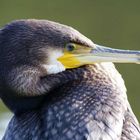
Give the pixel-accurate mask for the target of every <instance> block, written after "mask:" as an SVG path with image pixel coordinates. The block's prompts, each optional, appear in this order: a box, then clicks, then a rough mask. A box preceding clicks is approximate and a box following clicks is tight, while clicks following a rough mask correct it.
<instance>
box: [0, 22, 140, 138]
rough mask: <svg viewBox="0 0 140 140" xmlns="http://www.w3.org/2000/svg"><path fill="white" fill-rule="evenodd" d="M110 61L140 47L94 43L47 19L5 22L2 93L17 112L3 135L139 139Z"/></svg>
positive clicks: (133, 58)
mask: <svg viewBox="0 0 140 140" xmlns="http://www.w3.org/2000/svg"><path fill="white" fill-rule="evenodd" d="M111 62H132V63H139V62H140V52H139V51H124V50H118V49H111V48H106V47H103V46H99V45H96V44H94V43H93V42H92V41H91V40H90V39H88V38H86V37H85V36H84V35H82V34H81V33H79V32H78V31H76V30H75V29H73V28H71V27H69V26H66V25H62V24H59V23H55V22H52V21H48V20H34V19H32V20H30V19H29V20H17V21H13V22H12V23H10V24H8V25H6V26H5V27H4V28H3V29H1V30H0V97H1V99H2V100H3V102H4V103H5V104H6V105H7V106H8V107H9V109H10V110H11V111H12V112H14V117H13V118H12V120H11V121H10V123H9V125H8V128H7V130H6V133H5V135H4V137H3V140H139V139H140V127H139V123H138V121H137V119H136V117H135V115H134V114H133V111H132V110H131V107H130V105H129V102H128V99H127V95H126V88H125V85H124V81H123V79H122V77H121V75H120V74H119V73H118V71H117V70H116V69H115V67H114V65H113V63H111Z"/></svg>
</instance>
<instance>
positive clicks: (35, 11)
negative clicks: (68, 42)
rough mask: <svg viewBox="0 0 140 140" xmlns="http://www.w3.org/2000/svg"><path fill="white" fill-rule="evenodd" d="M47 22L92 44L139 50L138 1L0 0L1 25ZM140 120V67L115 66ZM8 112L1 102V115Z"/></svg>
mask: <svg viewBox="0 0 140 140" xmlns="http://www.w3.org/2000/svg"><path fill="white" fill-rule="evenodd" d="M27 18H36V19H49V20H53V21H57V22H60V23H63V24H67V25H70V26H73V27H74V28H76V29H77V30H79V31H80V32H81V33H83V34H84V35H86V36H87V37H89V38H90V39H92V40H93V41H94V42H96V43H98V44H101V45H106V46H110V47H114V48H122V49H133V50H136V49H139V50H140V0H133V1H132V0H116V1H115V0H23V1H21V0H14V1H12V0H11V1H10V0H9V1H8V0H0V26H1V27H2V26H3V25H5V24H6V23H8V22H10V21H12V20H15V19H27ZM116 66H117V68H118V69H119V71H120V73H121V74H122V75H123V78H124V80H125V83H126V86H127V89H128V97H129V101H130V103H131V105H132V108H133V110H134V112H135V114H136V115H137V117H138V119H139V120H140V111H139V108H140V65H136V64H117V65H116ZM6 111H8V110H7V108H6V107H5V106H4V105H3V103H2V102H0V114H2V113H3V112H6Z"/></svg>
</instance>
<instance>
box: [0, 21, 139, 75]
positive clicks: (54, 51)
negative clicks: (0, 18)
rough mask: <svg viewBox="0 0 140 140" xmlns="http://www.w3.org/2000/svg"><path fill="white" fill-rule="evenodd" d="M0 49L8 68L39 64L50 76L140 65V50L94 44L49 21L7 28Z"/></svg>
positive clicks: (30, 22) (12, 25)
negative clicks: (96, 65) (114, 64)
mask: <svg viewBox="0 0 140 140" xmlns="http://www.w3.org/2000/svg"><path fill="white" fill-rule="evenodd" d="M0 50H1V51H0V58H1V60H2V61H5V60H6V61H5V66H7V65H6V64H8V66H7V67H13V66H14V65H23V64H25V63H26V64H28V65H35V66H37V65H38V66H41V67H43V68H44V69H45V70H46V72H47V74H55V73H59V72H61V71H64V70H65V69H72V68H77V67H80V66H82V65H87V64H94V63H100V62H121V63H123V62H129V63H139V62H140V52H138V51H128V50H127V51H125V50H118V49H111V48H107V47H104V46H100V45H97V44H94V43H93V42H92V41H91V40H90V39H88V38H87V37H85V36H84V35H82V34H81V33H79V32H78V31H77V30H75V29H73V28H72V27H69V26H66V25H62V24H59V23H55V22H52V21H48V20H18V21H14V22H12V23H10V24H8V25H6V26H5V27H4V28H3V29H2V30H1V31H0ZM7 61H9V62H10V63H9V62H8V63H7Z"/></svg>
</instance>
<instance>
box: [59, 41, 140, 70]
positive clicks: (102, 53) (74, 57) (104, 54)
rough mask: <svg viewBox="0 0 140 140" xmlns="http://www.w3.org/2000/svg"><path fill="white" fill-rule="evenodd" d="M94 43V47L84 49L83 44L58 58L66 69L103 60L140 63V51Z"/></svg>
mask: <svg viewBox="0 0 140 140" xmlns="http://www.w3.org/2000/svg"><path fill="white" fill-rule="evenodd" d="M94 45H95V47H94V48H87V47H85V48H84V49H83V46H80V47H77V48H78V49H77V50H75V51H73V52H70V53H68V52H67V53H64V55H63V56H61V57H60V58H58V61H60V62H61V63H62V64H63V65H64V67H65V68H66V69H69V68H76V67H79V66H82V65H86V64H94V63H101V62H114V63H137V64H140V51H130V50H120V49H112V48H108V47H104V46H100V45H97V44H94Z"/></svg>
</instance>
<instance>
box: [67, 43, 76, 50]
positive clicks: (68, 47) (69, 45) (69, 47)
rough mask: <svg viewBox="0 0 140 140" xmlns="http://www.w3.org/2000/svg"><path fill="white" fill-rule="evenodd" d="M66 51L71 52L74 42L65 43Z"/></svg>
mask: <svg viewBox="0 0 140 140" xmlns="http://www.w3.org/2000/svg"><path fill="white" fill-rule="evenodd" d="M66 49H67V51H69V52H71V51H73V50H74V49H75V44H72V43H69V44H67V45H66Z"/></svg>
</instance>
